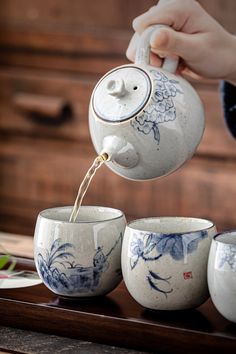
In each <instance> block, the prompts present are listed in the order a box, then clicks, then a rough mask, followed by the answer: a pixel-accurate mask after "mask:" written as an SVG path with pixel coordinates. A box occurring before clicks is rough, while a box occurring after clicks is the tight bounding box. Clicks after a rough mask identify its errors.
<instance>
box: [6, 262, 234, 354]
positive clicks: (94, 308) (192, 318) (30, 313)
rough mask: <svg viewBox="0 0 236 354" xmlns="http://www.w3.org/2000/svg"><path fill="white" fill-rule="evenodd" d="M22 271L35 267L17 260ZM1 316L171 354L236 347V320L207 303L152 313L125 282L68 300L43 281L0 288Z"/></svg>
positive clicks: (71, 334) (48, 330)
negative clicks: (94, 294)
mask: <svg viewBox="0 0 236 354" xmlns="http://www.w3.org/2000/svg"><path fill="white" fill-rule="evenodd" d="M17 265H18V268H19V269H35V268H34V263H33V261H32V260H27V259H18V263H17ZM0 318H1V323H3V324H4V325H6V326H12V327H18V328H23V329H30V330H35V331H40V332H46V333H52V334H57V335H63V336H67V337H73V338H77V339H82V340H88V341H93V342H99V343H106V344H110V345H116V346H121V347H127V348H133V349H139V350H147V351H152V352H166V353H185V354H186V353H190V352H191V353H198V354H199V353H201V354H202V353H208V354H209V353H218V352H221V354H222V350H229V349H230V350H232V352H233V350H234V351H235V350H236V324H233V323H230V322H228V321H227V320H225V319H224V318H223V317H222V316H221V315H220V314H219V313H218V312H217V311H216V310H215V308H214V307H213V305H212V303H211V301H210V300H209V301H207V302H206V303H205V304H204V305H203V306H201V307H199V308H198V309H197V310H189V311H170V312H166V311H163V312H162V311H149V310H146V309H144V308H142V307H141V306H140V305H139V304H137V303H136V302H135V301H134V300H133V299H132V298H131V296H130V295H129V294H128V292H127V290H126V288H125V286H124V284H121V285H120V286H119V287H118V288H117V289H116V290H114V291H113V292H112V293H110V294H109V295H107V296H104V297H100V298H93V299H91V300H77V301H75V300H65V299H61V298H59V297H57V296H55V295H54V294H53V293H52V292H50V291H49V290H48V289H47V288H46V287H45V286H44V285H42V284H41V285H37V286H33V287H29V288H22V289H14V290H0Z"/></svg>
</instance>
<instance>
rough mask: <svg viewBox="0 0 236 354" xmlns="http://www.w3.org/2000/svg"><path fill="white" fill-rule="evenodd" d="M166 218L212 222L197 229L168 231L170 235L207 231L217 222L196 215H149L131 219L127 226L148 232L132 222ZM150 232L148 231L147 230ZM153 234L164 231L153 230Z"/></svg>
mask: <svg viewBox="0 0 236 354" xmlns="http://www.w3.org/2000/svg"><path fill="white" fill-rule="evenodd" d="M164 219H171V220H177V219H179V220H184V219H189V220H190V219H191V220H195V221H203V222H208V223H210V226H208V227H204V228H199V229H197V230H194V231H186V232H168V233H167V234H168V235H172V234H179V235H182V234H185V235H186V234H190V233H193V232H200V231H207V230H210V229H211V228H212V227H214V226H215V223H214V222H213V221H211V220H209V219H204V218H196V217H192V216H153V217H147V218H140V219H134V220H132V221H129V222H128V223H127V225H126V227H129V228H130V229H132V230H135V231H144V232H146V231H145V230H141V229H140V228H135V227H132V226H131V224H132V223H135V222H136V221H142V220H164ZM147 232H148V231H147ZM152 233H153V234H162V233H163V232H152Z"/></svg>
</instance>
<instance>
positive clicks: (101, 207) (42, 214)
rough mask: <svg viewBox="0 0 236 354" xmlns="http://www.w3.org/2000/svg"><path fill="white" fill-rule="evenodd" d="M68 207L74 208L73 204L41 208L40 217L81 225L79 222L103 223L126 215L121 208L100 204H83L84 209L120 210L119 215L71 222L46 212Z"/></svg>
mask: <svg viewBox="0 0 236 354" xmlns="http://www.w3.org/2000/svg"><path fill="white" fill-rule="evenodd" d="M68 208H71V210H72V208H73V205H67V206H58V207H52V208H47V209H44V210H41V211H40V212H39V214H38V216H39V217H41V218H42V219H46V220H50V221H54V222H58V223H63V224H69V225H79V224H94V223H96V224H98V223H103V222H106V221H113V220H117V219H120V218H123V217H125V214H124V213H123V211H121V210H119V209H115V208H111V207H103V206H99V205H81V208H82V209H88V208H92V209H103V210H105V211H113V212H118V213H119V215H118V216H115V217H111V218H104V219H102V220H89V221H79V220H78V221H76V222H71V221H69V220H68V221H65V220H60V219H56V218H51V217H49V216H48V217H47V216H46V215H44V214H46V213H47V212H49V211H53V210H58V209H60V210H61V209H68Z"/></svg>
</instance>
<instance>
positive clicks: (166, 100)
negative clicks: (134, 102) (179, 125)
mask: <svg viewBox="0 0 236 354" xmlns="http://www.w3.org/2000/svg"><path fill="white" fill-rule="evenodd" d="M151 74H152V75H153V78H154V80H153V81H154V85H155V90H154V91H155V92H154V95H153V97H152V98H151V102H150V104H149V105H148V106H147V108H145V110H144V113H143V114H142V115H140V116H137V117H135V118H134V119H132V120H131V125H132V127H133V128H135V129H136V130H138V131H139V132H141V133H143V134H145V135H148V134H153V137H154V139H155V141H156V142H157V144H158V145H159V143H160V139H161V137H160V131H159V124H161V123H165V122H169V121H173V120H175V119H176V107H175V104H174V101H173V97H175V96H176V95H177V94H183V92H182V91H181V88H180V85H179V82H178V81H177V80H169V79H168V78H167V76H166V75H164V74H163V73H162V72H160V71H156V70H151Z"/></svg>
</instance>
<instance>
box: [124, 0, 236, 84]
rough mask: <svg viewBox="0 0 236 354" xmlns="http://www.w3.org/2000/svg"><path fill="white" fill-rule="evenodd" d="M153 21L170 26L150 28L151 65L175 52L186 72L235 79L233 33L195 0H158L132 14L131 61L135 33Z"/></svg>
mask: <svg viewBox="0 0 236 354" xmlns="http://www.w3.org/2000/svg"><path fill="white" fill-rule="evenodd" d="M155 24H165V25H169V26H170V27H171V28H161V29H157V30H154V32H153V34H152V36H151V39H150V46H151V51H152V55H151V63H152V65H156V66H161V63H162V59H161V58H163V57H166V56H178V57H180V58H181V59H182V64H181V65H180V69H181V70H183V69H185V71H186V72H187V73H189V74H197V75H198V76H202V77H205V78H213V79H224V80H227V81H231V82H233V83H236V37H234V36H233V35H232V34H230V33H229V32H227V31H226V30H225V29H224V28H223V27H222V26H221V25H220V24H219V23H218V22H217V21H216V20H215V19H214V18H213V17H211V16H210V15H209V14H208V13H207V12H206V11H205V10H204V9H203V8H202V7H201V5H200V4H199V3H198V2H197V1H195V0H164V1H163V0H161V1H159V3H158V4H157V5H156V6H153V7H152V8H150V10H148V11H147V12H145V13H144V14H142V15H141V16H139V17H137V18H135V19H134V21H133V28H134V30H135V34H134V36H133V38H132V40H131V42H130V45H129V47H128V49H127V57H128V59H130V60H131V61H134V58H135V51H136V46H137V42H138V39H139V35H140V34H141V33H142V32H143V31H144V29H145V28H147V27H148V26H151V25H155Z"/></svg>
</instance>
